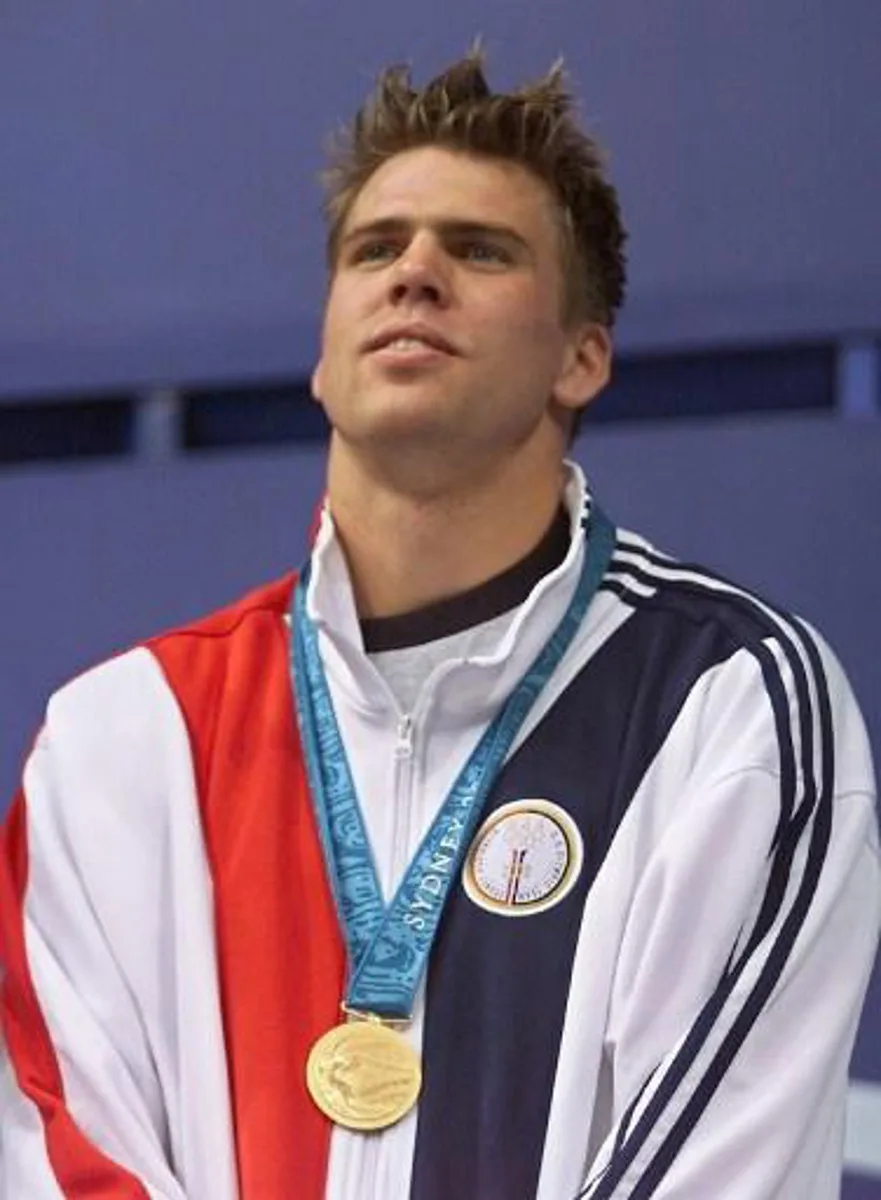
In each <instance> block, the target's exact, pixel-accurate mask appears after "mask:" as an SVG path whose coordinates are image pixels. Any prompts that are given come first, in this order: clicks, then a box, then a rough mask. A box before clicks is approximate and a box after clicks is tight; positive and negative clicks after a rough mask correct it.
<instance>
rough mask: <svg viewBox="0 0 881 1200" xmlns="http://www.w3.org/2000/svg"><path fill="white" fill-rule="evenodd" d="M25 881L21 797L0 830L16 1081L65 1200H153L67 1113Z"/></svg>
mask: <svg viewBox="0 0 881 1200" xmlns="http://www.w3.org/2000/svg"><path fill="white" fill-rule="evenodd" d="M27 883H28V837H27V809H26V801H25V797H24V793H23V792H19V794H18V795H17V796H16V798H15V800H14V802H13V804H12V807H11V808H10V810H9V813H8V814H7V816H6V820H5V821H4V823H3V826H2V829H0V963H2V968H3V980H2V987H0V1025H2V1030H3V1036H4V1038H5V1039H6V1045H7V1048H8V1051H9V1058H10V1061H11V1063H12V1067H13V1070H14V1072H15V1077H16V1079H17V1081H18V1086H19V1088H20V1089H21V1091H22V1093H23V1094H24V1095H25V1096H27V1097H28V1098H29V1099H30V1100H32V1101H33V1103H34V1104H35V1105H36V1106H37V1110H38V1112H39V1115H40V1119H41V1121H42V1123H43V1130H44V1134H45V1139H46V1154H47V1155H48V1158H49V1163H50V1166H51V1168H52V1171H53V1173H54V1175H55V1179H56V1181H57V1182H58V1186H59V1188H60V1190H61V1194H62V1195H63V1196H64V1197H65V1200H149V1196H148V1195H147V1192H146V1190H145V1188H144V1187H143V1185H142V1184H141V1183H139V1182H138V1180H137V1179H136V1178H135V1177H134V1176H133V1175H132V1174H130V1173H129V1172H128V1171H126V1170H125V1169H124V1168H123V1167H121V1166H119V1165H118V1164H117V1163H115V1162H113V1161H112V1160H111V1159H109V1158H108V1157H107V1156H106V1155H105V1154H102V1153H101V1151H100V1150H99V1149H98V1148H97V1147H96V1146H95V1145H93V1143H92V1142H90V1141H89V1139H88V1138H87V1137H86V1136H85V1134H83V1132H82V1131H81V1130H80V1128H79V1126H78V1125H77V1124H76V1123H75V1122H74V1120H73V1117H72V1116H71V1115H70V1113H69V1112H68V1110H67V1107H66V1102H65V1096H64V1083H63V1081H62V1078H61V1069H60V1067H59V1064H58V1057H57V1055H56V1053H55V1047H54V1046H53V1044H52V1039H51V1037H50V1036H49V1029H48V1027H47V1025H46V1020H45V1018H44V1016H43V1013H42V1010H41V1009H40V1002H39V1000H38V999H37V993H36V989H35V988H34V981H33V979H32V977H31V970H30V965H29V963H28V957H27V950H26V947H25V935H24V900H25V892H26V890H27ZM10 1200H12V1197H10ZM20 1200H25V1197H21V1198H20Z"/></svg>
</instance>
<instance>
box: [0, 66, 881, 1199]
mask: <svg viewBox="0 0 881 1200" xmlns="http://www.w3.org/2000/svg"><path fill="white" fill-rule="evenodd" d="M329 186H330V199H329V205H328V213H329V220H330V239H329V248H330V290H329V295H328V300H327V308H326V314H325V322H324V332H323V344H322V349H321V356H320V361H319V363H318V366H317V368H316V370H315V375H314V391H315V395H316V397H317V399H318V400H319V401H320V402H321V403H322V404H323V406H324V408H325V410H326V412H327V414H328V416H329V418H330V421H331V424H332V426H333V434H332V438H331V446H330V456H329V463H328V490H327V501H326V503H325V505H324V508H323V511H322V514H321V520H320V525H319V528H318V530H317V535H316V538H315V543H314V546H313V547H312V550H311V555H310V558H309V561H308V563H307V566H306V567H305V568H304V570H303V572H302V573H301V576H300V579H299V582H298V583H297V584H296V585H295V584H294V581H293V580H292V579H291V578H288V579H285V580H282V581H281V582H279V583H277V584H273V585H270V586H268V587H266V588H263V589H262V590H260V591H258V592H255V593H254V594H252V595H250V596H249V597H247V598H246V599H245V600H243V601H242V602H240V603H239V604H237V605H235V606H233V607H232V608H230V609H228V610H226V611H224V612H222V613H219V614H216V615H214V616H212V617H210V618H208V619H206V620H205V621H202V622H200V623H198V624H195V625H193V626H192V627H190V628H187V629H183V630H180V631H177V632H175V633H172V634H170V635H166V636H163V637H160V638H157V639H156V640H154V641H152V642H150V643H149V644H147V645H146V646H143V647H140V648H138V649H135V650H133V651H131V652H130V653H128V654H126V655H123V656H121V657H120V658H117V659H115V660H114V661H113V662H111V663H108V664H106V665H104V666H102V667H100V668H98V669H97V670H95V671H93V672H90V673H88V674H86V675H85V676H83V677H82V678H80V679H78V680H76V681H75V682H74V683H72V684H70V685H69V686H68V687H67V688H65V689H63V690H62V691H61V692H60V693H59V694H58V695H57V696H55V697H54V699H53V700H52V702H51V703H50V706H49V710H48V715H47V720H46V724H45V727H44V729H43V730H42V732H41V734H40V736H39V738H38V740H37V743H36V746H35V748H34V751H33V753H32V755H31V758H30V761H29V763H28V765H27V769H26V772H25V778H24V786H23V790H22V793H21V795H20V796H19V798H18V799H17V801H16V803H15V804H14V806H13V809H12V811H11V813H10V816H9V818H8V820H7V824H6V828H5V833H4V841H3V856H2V864H3V866H2V871H0V906H2V907H0V912H2V925H0V929H2V941H0V950H2V954H3V959H4V963H5V971H6V974H5V979H4V983H3V992H2V1014H3V1029H4V1033H5V1038H6V1045H7V1050H6V1060H5V1074H4V1077H3V1080H2V1088H3V1091H2V1101H0V1103H2V1175H0V1178H2V1188H0V1190H2V1191H3V1195H4V1196H8V1197H10V1200H25V1198H26V1200H48V1198H49V1197H52V1198H53V1200H57V1197H59V1196H63V1197H76V1198H77V1200H92V1198H95V1200H97V1198H98V1197H100V1198H101V1200H111V1198H112V1200H135V1198H137V1200H144V1198H145V1197H150V1198H152V1200H183V1198H187V1200H236V1198H240V1200H292V1198H295V1200H320V1198H322V1197H331V1198H333V1200H395V1198H398V1197H400V1198H402V1200H403V1198H404V1197H408V1196H410V1197H413V1200H451V1198H455V1200H526V1198H527V1197H537V1198H538V1200H572V1198H573V1197H575V1196H576V1194H578V1195H583V1196H586V1197H591V1198H592V1200H600V1198H610V1197H615V1198H616V1200H620V1198H623V1197H632V1198H633V1200H636V1198H637V1197H639V1198H644V1197H648V1196H653V1197H657V1198H659V1200H662V1198H668V1200H673V1198H674V1197H675V1198H676V1200H707V1198H708V1197H713V1200H723V1198H729V1197H730V1198H731V1200H831V1198H832V1197H834V1196H836V1195H837V1194H838V1179H839V1174H840V1167H841V1151H842V1120H843V1110H844V1098H845V1090H846V1084H847V1065H848V1058H849V1054H850V1049H851V1045H852V1042H853V1037H854V1032H855V1029H856V1025H857V1020H858V1015H859V1009H860V1004H861V1001H862V996H863V993H864V989H865V985H866V979H867V976H868V972H869V969H870V964H871V960H872V956H873V952H874V947H875V942H876V937H877V931H878V924H879V908H881V881H879V865H878V842H877V831H876V826H875V818H874V807H873V806H874V794H873V781H872V773H871V765H870V762H869V752H868V747H867V743H866V737H865V733H864V730H863V726H862V723H861V720H860V717H859V714H858V712H857V710H856V707H855V704H854V701H853V699H852V697H851V694H850V691H849V689H848V686H847V683H846V681H845V680H844V678H843V676H842V673H841V671H840V669H839V667H838V666H837V664H836V663H835V660H834V659H833V658H832V656H831V655H830V653H829V651H828V650H827V649H826V648H825V646H824V645H823V644H822V642H821V641H820V640H819V638H818V637H817V636H816V635H815V634H814V633H813V632H812V631H811V630H810V629H808V628H807V627H806V626H805V625H804V624H803V623H802V622H800V621H799V620H797V619H795V618H793V617H790V616H788V615H786V614H785V613H782V612H780V611H779V610H777V609H775V608H774V607H773V606H772V605H771V604H769V603H767V602H765V601H763V600H759V599H757V598H755V597H753V596H752V595H750V594H749V593H748V592H745V591H744V590H742V589H741V588H739V587H737V586H735V585H733V584H730V583H728V582H725V581H723V580H721V579H719V578H717V577H715V576H713V575H711V574H710V573H708V572H706V571H704V570H701V569H700V568H698V567H694V566H690V565H684V564H682V563H678V562H675V561H673V560H671V559H669V558H666V557H664V556H663V555H661V554H659V553H658V552H657V551H655V550H654V549H653V548H652V547H651V546H649V545H648V544H647V543H646V542H645V541H644V540H643V539H641V538H639V537H637V536H636V535H634V534H629V533H625V532H623V531H621V530H618V531H615V530H614V529H613V527H612V526H611V525H610V523H609V521H608V519H607V518H606V517H605V516H604V514H603V513H602V511H601V509H600V508H599V505H598V504H597V502H596V500H595V499H594V498H593V497H591V495H590V493H589V492H588V490H587V487H586V484H585V481H584V478H583V476H582V475H581V473H580V471H579V470H578V468H577V467H575V466H574V465H571V464H567V463H566V461H565V451H566V447H567V444H568V442H569V439H570V437H571V432H572V428H573V423H574V421H575V420H576V419H577V415H578V413H579V411H580V410H581V409H582V408H583V407H584V405H585V404H587V403H589V401H590V400H591V399H592V398H593V397H594V396H596V395H597V394H598V392H599V391H600V390H601V389H602V387H603V386H604V384H605V383H606V381H607V379H608V376H609V370H610V359H611V343H610V334H609V330H610V328H611V326H612V324H613V320H614V317H615V313H616V310H617V308H618V307H619V305H620V303H621V300H622V296H623V285H624V263H623V256H622V245H623V232H622V228H621V224H620V219H619V215H618V207H617V201H616V198H615V194H614V192H613V190H612V189H611V187H610V186H609V184H608V183H607V182H606V181H605V179H604V177H603V174H602V170H601V166H600V161H599V158H598V155H597V150H596V147H595V145H594V143H593V142H592V141H591V140H590V139H589V138H587V137H586V136H585V135H584V134H583V133H581V132H580V131H579V130H578V128H577V126H576V125H575V123H574V121H573V118H572V116H571V113H570V104H569V100H568V97H567V96H566V94H565V92H564V91H563V89H562V87H561V83H560V77H559V73H558V72H556V71H554V72H552V73H551V74H550V75H549V76H548V77H547V78H546V79H544V80H543V81H541V82H540V83H539V84H537V85H535V86H533V87H530V88H525V89H523V90H522V91H521V92H519V93H515V94H513V95H497V94H493V93H491V92H490V91H489V89H488V87H487V85H486V82H485V80H484V76H483V73H482V67H481V63H480V60H479V58H478V57H477V56H474V55H472V56H469V57H468V58H467V59H466V60H464V61H463V62H460V63H458V64H456V65H454V66H453V67H451V68H450V69H449V70H448V71H447V72H445V73H444V74H443V75H442V76H440V77H439V78H438V79H437V80H435V81H434V82H433V83H432V84H430V85H429V86H428V87H427V88H426V89H424V90H423V91H415V90H413V89H412V88H411V86H410V83H409V78H408V77H407V75H406V74H405V73H403V72H401V71H391V72H388V73H386V74H385V76H384V77H383V78H382V80H381V82H380V85H379V88H378V91H377V93H376V95H375V97H374V98H373V100H372V102H371V103H369V104H368V105H367V106H366V107H365V109H364V110H362V112H361V114H359V117H358V119H357V121H356V123H355V126H354V129H353V132H352V135H351V138H350V140H349V142H348V145H347V146H345V147H343V150H342V152H341V154H340V156H339V158H338V160H337V163H336V167H335V171H334V172H333V173H332V174H331V177H330V179H329Z"/></svg>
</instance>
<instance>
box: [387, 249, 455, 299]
mask: <svg viewBox="0 0 881 1200" xmlns="http://www.w3.org/2000/svg"><path fill="white" fill-rule="evenodd" d="M444 260H445V256H444V252H443V247H442V246H440V245H439V244H438V243H437V241H436V240H435V239H434V238H433V237H432V236H431V234H429V233H427V232H423V233H417V234H416V235H415V236H414V237H413V239H412V241H411V242H410V243H409V245H408V246H407V248H406V250H404V251H403V253H402V254H400V255H399V256H398V258H397V259H396V261H395V264H394V269H393V271H392V276H391V279H390V282H389V288H390V292H391V300H392V302H393V303H394V304H406V303H426V304H430V305H435V306H438V307H445V306H446V305H447V304H448V303H449V291H450V281H449V275H448V272H447V268H446V263H445V261H444Z"/></svg>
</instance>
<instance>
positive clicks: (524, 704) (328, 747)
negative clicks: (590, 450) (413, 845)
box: [291, 504, 615, 1019]
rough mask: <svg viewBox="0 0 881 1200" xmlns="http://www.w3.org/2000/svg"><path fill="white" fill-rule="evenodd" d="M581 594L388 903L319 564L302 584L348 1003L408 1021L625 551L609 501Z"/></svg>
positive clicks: (312, 763) (308, 690)
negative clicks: (535, 733)
mask: <svg viewBox="0 0 881 1200" xmlns="http://www.w3.org/2000/svg"><path fill="white" fill-rule="evenodd" d="M586 520H587V544H586V549H585V553H584V559H583V562H582V567H581V573H580V575H579V578H578V583H577V585H576V588H575V592H574V594H573V596H572V599H571V601H570V602H569V606H568V608H567V609H566V612H565V613H564V614H563V617H562V619H561V621H560V623H559V625H558V626H557V628H556V629H555V630H554V632H553V633H552V634H551V636H550V638H549V639H548V641H547V642H546V643H545V645H544V647H543V648H542V649H541V650H540V651H539V653H538V655H537V656H536V658H535V659H534V660H533V662H532V665H531V666H530V667H529V668H528V670H527V671H526V672H525V674H524V675H523V676H522V678H521V679H520V681H519V683H518V684H517V685H516V687H515V688H514V689H513V691H512V692H511V694H510V695H509V697H508V699H507V701H506V702H505V704H504V706H503V707H502V709H501V710H500V712H499V713H498V714H497V715H496V717H495V718H494V719H493V721H492V722H491V723H490V724H489V725H488V726H487V728H486V730H485V731H484V733H483V735H482V737H481V739H480V741H479V742H478V744H477V747H476V748H475V750H474V751H473V753H472V754H471V756H470V758H469V759H468V761H467V762H466V764H465V766H464V767H463V768H462V770H461V771H460V773H459V775H458V777H457V779H456V781H455V783H454V784H453V786H452V788H451V789H450V792H449V794H448V796H447V798H446V800H445V801H444V803H443V805H442V806H441V809H440V811H439V812H438V814H437V816H436V817H435V819H434V821H433V822H432V824H431V827H430V828H429V830H428V832H427V833H426V835H425V837H424V838H423V840H422V843H421V845H420V846H419V849H418V850H417V851H416V854H415V855H414V857H413V860H412V862H411V863H410V866H409V867H408V868H407V871H406V873H405V875H404V878H403V880H402V881H401V883H400V885H399V887H398V890H397V892H396V893H395V895H394V897H393V898H392V900H391V903H390V904H389V905H388V907H386V905H385V903H384V900H383V896H382V889H381V888H380V885H379V879H378V877H377V872H376V866H375V863H374V860H373V854H372V852H371V849H370V841H369V838H368V836H367V830H366V828H365V825H364V818H363V816H362V814H361V808H360V805H359V803H358V797H357V794H356V791H355V784H354V780H353V778H352V773H351V769H350V767H349V760H348V757H347V755H346V750H345V747H344V745H343V740H342V736H341V734H340V730H339V726H338V724H337V720H336V715H335V713H334V710H333V701H332V700H331V695H330V689H329V687H328V684H327V679H326V677H325V674H324V667H323V664H322V662H321V654H320V651H319V647H318V634H317V631H316V629H315V626H314V624H313V622H312V620H311V618H310V617H309V615H308V613H307V611H306V590H307V586H308V577H309V568H308V564H307V566H306V567H305V568H304V570H303V572H302V573H301V575H300V579H299V581H298V583H297V587H296V589H295V591H294V600H293V614H292V622H291V624H292V646H293V651H292V658H293V664H292V665H293V670H292V675H293V682H294V693H295V696H296V701H297V712H298V715H299V722H300V733H301V739H302V743H303V751H304V758H305V763H306V771H307V775H308V778H309V786H310V790H311V793H312V797H313V803H314V805H315V810H316V816H317V819H318V828H319V834H320V837H321V843H322V848H323V850H324V856H325V861H326V863H327V867H328V874H329V876H330V879H331V885H332V888H333V893H334V899H335V901H336V906H337V912H338V914H339V917H340V920H341V922H342V925H343V929H344V930H345V934H346V941H347V944H348V951H349V983H348V988H347V994H346V1004H347V1006H348V1007H350V1008H352V1009H355V1010H357V1011H362V1012H366V1013H374V1014H376V1015H377V1016H381V1017H385V1018H392V1019H394V1018H398V1019H406V1018H408V1017H409V1016H410V1014H411V1013H412V1011H413V1002H414V999H415V996H416V990H417V988H418V986H419V982H420V980H421V978H422V975H423V972H424V971H425V968H426V966H427V964H428V956H429V953H430V951H431V946H432V943H433V941H434V937H435V934H436V932H437V928H438V924H439V922H440V918H441V913H442V911H443V907H444V902H445V901H446V898H447V895H448V893H449V891H450V888H451V887H452V885H453V882H454V880H455V879H456V877H457V875H458V872H459V867H460V866H461V863H462V859H463V858H464V856H465V853H466V850H467V848H468V844H469V842H470V840H471V836H472V834H473V832H474V828H475V826H476V824H477V820H478V818H479V816H480V812H481V809H482V807H483V803H484V800H485V799H486V796H487V794H488V792H489V790H490V788H491V786H492V783H493V780H494V779H495V777H496V775H497V773H498V771H499V769H500V768H501V766H502V765H503V763H504V761H505V759H506V757H507V755H508V751H509V750H510V748H511V745H512V743H513V741H514V739H515V737H516V736H517V733H518V731H519V729H520V727H521V725H522V724H523V722H524V720H525V719H526V717H527V715H528V714H529V711H530V709H531V708H532V706H533V704H534V703H535V701H536V699H537V698H538V696H539V693H540V692H541V690H542V688H543V687H544V685H545V684H546V683H547V681H548V679H550V677H551V675H552V674H553V672H554V671H555V670H556V668H557V666H558V665H559V663H560V660H561V659H562V657H563V655H564V654H565V652H566V650H567V648H568V646H569V644H570V643H571V641H572V638H573V637H574V636H575V633H576V631H577V629H578V627H579V625H580V624H581V621H582V620H583V618H584V615H585V613H586V612H587V608H588V605H589V604H590V601H591V599H592V598H593V595H594V593H595V592H596V590H597V588H598V587H599V585H600V583H601V581H602V578H603V576H604V575H605V572H606V568H607V567H608V564H609V560H610V559H611V556H612V551H613V550H614V546H615V527H614V526H613V525H612V523H611V522H610V521H609V519H608V517H606V515H605V513H603V512H602V510H601V509H600V508H599V506H598V505H596V504H593V505H592V507H591V510H590V513H589V516H588V517H587V518H586Z"/></svg>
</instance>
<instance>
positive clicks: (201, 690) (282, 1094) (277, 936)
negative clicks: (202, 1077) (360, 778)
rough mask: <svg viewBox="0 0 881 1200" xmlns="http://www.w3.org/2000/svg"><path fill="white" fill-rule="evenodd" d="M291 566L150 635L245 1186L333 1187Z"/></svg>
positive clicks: (252, 1199)
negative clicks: (208, 911)
mask: <svg viewBox="0 0 881 1200" xmlns="http://www.w3.org/2000/svg"><path fill="white" fill-rule="evenodd" d="M292 585H293V580H292V577H290V576H288V577H287V578H285V579H283V580H281V581H279V582H278V583H275V584H272V585H270V586H268V587H266V588H262V589H260V590H259V591H257V592H254V593H252V594H251V595H249V596H247V597H245V599H244V600H242V601H241V602H240V603H238V604H236V605H233V606H232V607H231V608H228V609H225V610H223V611H222V612H221V613H218V614H216V615H215V616H213V617H209V618H208V619H206V620H204V621H202V622H199V623H198V624H196V625H193V626H191V627H189V628H187V629H184V630H179V631H176V632H174V633H171V634H168V635H166V636H164V637H161V638H158V639H155V640H154V641H152V642H150V643H149V648H150V649H151V650H152V652H153V653H154V654H155V655H156V657H157V658H158V660H159V662H160V664H161V666H162V669H163V671H164V672H165V675H166V678H167V679H168V681H169V684H170V685H171V688H172V690H173V691H174V693H175V695H176V697H177V700H178V703H179V704H180V706H181V710H182V712H183V715H184V719H185V721H186V725H187V728H188V731H189V736H190V741H191V746H192V752H193V759H194V764H195V771H196V781H197V787H198V793H199V803H200V807H201V814H202V821H203V828H204V833H205V840H206V846H207V853H208V858H209V863H210V868H211V874H212V878H213V882H214V906H215V923H216V933H217V948H218V958H219V975H220V980H219V983H220V995H221V1004H222V1013H223V1027H224V1034H225V1038H226V1050H227V1057H228V1063H229V1074H230V1090H231V1097H232V1111H233V1122H234V1128H235V1141H236V1154H237V1161H238V1173H239V1187H240V1195H241V1200H290V1197H292V1196H294V1195H296V1197H297V1200H323V1197H324V1192H325V1182H326V1175H327V1159H328V1153H329V1148H330V1132H331V1126H330V1123H329V1121H328V1120H327V1118H325V1117H324V1116H323V1115H322V1114H321V1113H320V1112H319V1110H318V1109H317V1108H316V1107H315V1105H314V1104H313V1102H312V1100H311V1099H310V1097H309V1094H308V1092H307V1090H306V1082H305V1068H306V1058H307V1056H308V1053H309V1050H310V1048H311V1046H312V1044H313V1043H314V1042H315V1040H316V1039H317V1038H318V1037H319V1036H320V1035H321V1034H322V1033H324V1032H325V1031H326V1030H328V1029H330V1028H331V1027H332V1026H333V1025H335V1024H337V1022H338V1020H339V1005H340V1000H341V998H342V988H343V975H344V967H345V958H344V947H343V943H342V939H341V936H340V929H339V925H338V922H337V917H336V912H335V908H334V902H333V896H332V893H331V890H330V886H329V883H328V878H327V874H326V870H325V864H324V858H323V855H322V851H321V845H320V841H319V836H318V830H317V826H316V822H315V817H314V813H313V808H312V802H311V798H310V795H309V791H308V784H307V780H306V773H305V769H304V764H303V756H302V751H301V749H300V743H299V736H298V731H297V722H296V714H295V711H294V701H293V694H292V688H291V681H290V666H289V636H288V630H287V626H286V624H285V622H284V620H283V617H284V614H285V612H286V611H287V608H288V605H289V602H290V596H291V589H292Z"/></svg>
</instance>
